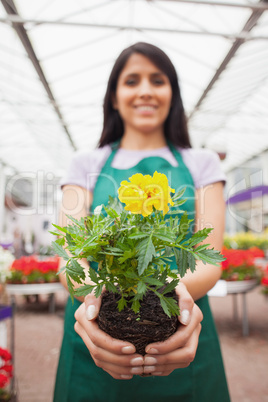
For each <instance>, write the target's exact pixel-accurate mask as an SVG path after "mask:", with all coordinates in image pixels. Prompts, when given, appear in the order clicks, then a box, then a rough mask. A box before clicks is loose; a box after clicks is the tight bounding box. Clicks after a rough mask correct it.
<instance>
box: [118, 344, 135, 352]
mask: <svg viewBox="0 0 268 402" xmlns="http://www.w3.org/2000/svg"><path fill="white" fill-rule="evenodd" d="M121 352H122V353H126V354H131V353H135V352H136V349H135V346H131V345H130V346H124V347H123V348H122V349H121Z"/></svg>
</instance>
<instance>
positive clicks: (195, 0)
mask: <svg viewBox="0 0 268 402" xmlns="http://www.w3.org/2000/svg"><path fill="white" fill-rule="evenodd" d="M147 1H150V2H153V1H154V0H147ZM158 1H163V2H167V3H168V2H174V3H187V4H199V5H208V6H216V7H233V8H247V9H251V10H262V11H264V10H268V4H265V3H264V2H261V3H255V4H253V3H245V4H241V3H235V2H230V3H227V2H225V1H216V0H215V1H214V0H213V1H212V0H211V1H209V0H200V1H199V0H158Z"/></svg>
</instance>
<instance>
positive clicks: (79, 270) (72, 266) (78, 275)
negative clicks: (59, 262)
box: [66, 259, 85, 283]
mask: <svg viewBox="0 0 268 402" xmlns="http://www.w3.org/2000/svg"><path fill="white" fill-rule="evenodd" d="M66 273H67V274H68V275H69V276H70V277H71V278H72V279H73V280H74V281H75V282H76V283H82V281H81V279H83V280H84V279H85V273H84V269H83V267H81V265H80V264H79V263H78V262H77V261H76V260H74V259H70V260H69V261H68V263H67V265H66Z"/></svg>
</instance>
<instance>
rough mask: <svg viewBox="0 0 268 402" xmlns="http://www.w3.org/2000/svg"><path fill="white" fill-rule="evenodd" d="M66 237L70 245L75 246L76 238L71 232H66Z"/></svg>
mask: <svg viewBox="0 0 268 402" xmlns="http://www.w3.org/2000/svg"><path fill="white" fill-rule="evenodd" d="M65 237H66V241H67V243H68V246H75V242H74V239H73V237H72V236H71V235H70V234H69V233H66V236H65Z"/></svg>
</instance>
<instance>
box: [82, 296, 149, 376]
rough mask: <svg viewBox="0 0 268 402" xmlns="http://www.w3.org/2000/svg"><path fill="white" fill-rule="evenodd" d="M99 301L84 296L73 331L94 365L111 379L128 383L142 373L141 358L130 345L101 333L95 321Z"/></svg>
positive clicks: (92, 297)
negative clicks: (82, 343)
mask: <svg viewBox="0 0 268 402" xmlns="http://www.w3.org/2000/svg"><path fill="white" fill-rule="evenodd" d="M100 304H101V298H96V297H95V296H93V295H88V296H86V297H85V301H84V303H82V304H81V306H80V307H79V308H78V309H77V310H76V312H75V319H76V320H77V321H76V323H75V327H74V328H75V331H76V332H77V333H78V334H79V335H80V336H81V338H82V339H83V341H84V343H85V345H86V347H87V348H88V350H89V352H90V354H91V356H92V358H93V360H94V362H95V364H96V366H98V367H101V368H102V369H103V370H105V371H107V373H109V374H110V375H111V376H112V377H113V378H115V379H119V380H129V379H131V378H132V377H133V375H134V374H142V373H143V364H144V358H143V356H141V355H138V354H136V353H135V351H136V350H135V346H134V345H132V344H131V343H129V342H124V341H121V340H119V339H114V338H112V337H111V336H109V335H108V334H106V333H105V332H103V331H102V330H101V329H100V328H99V326H98V323H97V322H96V320H95V319H96V318H97V316H98V312H99V308H100Z"/></svg>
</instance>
